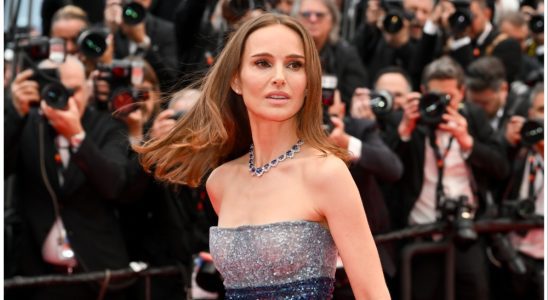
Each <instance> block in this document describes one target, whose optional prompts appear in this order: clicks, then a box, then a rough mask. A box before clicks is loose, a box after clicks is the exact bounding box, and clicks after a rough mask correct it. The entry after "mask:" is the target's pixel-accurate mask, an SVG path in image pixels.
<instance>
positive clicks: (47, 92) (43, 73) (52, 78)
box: [30, 68, 73, 109]
mask: <svg viewBox="0 0 548 300" xmlns="http://www.w3.org/2000/svg"><path fill="white" fill-rule="evenodd" d="M35 72H36V73H35V74H34V75H33V76H32V77H31V78H30V79H31V80H34V81H36V82H37V83H38V89H39V91H40V97H41V99H43V100H44V101H46V104H47V105H48V106H50V107H53V108H55V109H65V108H66V107H67V104H68V99H69V97H70V96H72V94H73V92H72V90H70V89H67V88H66V87H65V86H64V85H63V83H61V81H60V79H59V72H58V70H57V69H56V68H46V69H36V70H35Z"/></svg>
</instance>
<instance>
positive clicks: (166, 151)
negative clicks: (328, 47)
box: [134, 14, 348, 186]
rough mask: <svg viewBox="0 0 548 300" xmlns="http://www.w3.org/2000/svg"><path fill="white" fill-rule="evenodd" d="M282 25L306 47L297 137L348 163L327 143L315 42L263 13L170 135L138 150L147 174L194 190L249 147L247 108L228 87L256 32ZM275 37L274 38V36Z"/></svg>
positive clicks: (236, 38) (290, 22)
mask: <svg viewBox="0 0 548 300" xmlns="http://www.w3.org/2000/svg"><path fill="white" fill-rule="evenodd" d="M275 24H281V25H284V26H287V27H288V28H290V29H292V30H294V31H295V32H296V33H298V34H299V36H300V37H301V39H302V41H303V44H304V55H305V71H306V75H307V85H306V86H307V92H306V95H305V97H306V98H305V101H304V104H303V106H302V107H301V109H300V110H299V112H297V114H296V118H297V136H299V137H300V138H301V139H303V140H304V141H305V142H306V143H307V144H308V145H310V146H311V147H313V148H316V149H318V150H320V151H322V152H323V153H324V154H327V153H332V154H335V155H337V156H338V157H340V158H341V159H343V160H345V161H347V160H348V153H347V152H346V151H343V150H342V149H340V148H338V147H336V146H334V145H333V144H331V143H330V142H329V141H328V139H327V135H326V133H325V132H324V130H323V129H322V126H321V124H322V108H321V101H320V100H321V75H322V71H321V65H320V59H319V55H318V51H317V49H316V47H315V45H314V41H313V40H312V38H311V37H310V36H309V34H308V33H307V31H306V29H304V28H303V27H302V26H301V25H300V24H299V23H298V22H297V21H296V20H295V19H293V18H291V17H288V16H284V15H278V14H264V15H262V16H260V17H257V18H255V19H252V20H249V21H247V22H246V23H244V24H243V25H242V26H241V27H240V28H239V29H238V30H237V31H236V32H234V33H233V35H232V36H231V37H230V39H229V41H228V43H227V44H226V46H225V48H224V49H223V51H222V52H221V53H220V54H219V56H218V58H217V60H216V62H215V64H214V65H213V66H212V67H211V69H210V70H209V72H208V73H207V75H206V76H205V77H204V78H203V79H202V80H201V82H199V83H197V84H195V85H194V86H195V87H196V86H198V87H199V88H200V90H201V91H202V94H201V96H200V98H199V100H198V102H197V103H196V105H194V107H193V108H192V109H191V110H190V111H189V112H188V113H187V114H186V115H185V117H184V118H182V119H180V120H179V121H178V122H177V124H176V125H175V127H174V128H173V130H171V131H170V132H169V133H168V134H167V135H165V136H164V137H162V138H159V139H153V140H150V141H148V142H146V143H145V144H144V145H142V146H136V147H134V148H135V151H137V152H138V153H140V161H141V164H142V165H143V167H144V168H145V170H147V171H149V172H152V173H153V175H154V177H155V178H156V179H158V180H161V181H167V182H171V183H176V184H185V185H189V186H198V185H199V184H200V183H201V182H202V179H203V177H204V176H205V175H206V174H207V172H208V171H210V170H212V169H214V168H216V167H218V166H219V165H221V164H223V163H225V162H227V161H230V160H233V159H235V158H238V157H240V156H242V155H244V154H245V153H247V151H248V150H249V145H250V144H251V143H252V138H251V129H250V125H249V118H248V115H247V109H246V107H245V105H244V101H243V99H242V97H241V96H239V95H238V94H236V93H235V92H234V91H233V90H232V89H231V87H230V82H231V80H232V78H233V77H234V76H235V75H237V74H238V72H239V70H240V63H241V56H242V53H243V52H244V47H245V43H246V40H247V38H248V37H249V35H250V34H251V33H253V32H254V31H256V30H258V29H260V28H264V27H267V26H271V25H275ZM272 38H275V37H272Z"/></svg>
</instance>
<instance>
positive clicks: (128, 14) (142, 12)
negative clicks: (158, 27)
mask: <svg viewBox="0 0 548 300" xmlns="http://www.w3.org/2000/svg"><path fill="white" fill-rule="evenodd" d="M146 14H147V11H146V9H145V7H144V6H142V5H141V4H139V3H138V2H135V1H131V2H129V3H127V4H125V5H124V6H123V7H122V20H123V22H124V24H127V25H132V26H134V25H137V24H139V23H141V22H143V21H144V20H145V17H146Z"/></svg>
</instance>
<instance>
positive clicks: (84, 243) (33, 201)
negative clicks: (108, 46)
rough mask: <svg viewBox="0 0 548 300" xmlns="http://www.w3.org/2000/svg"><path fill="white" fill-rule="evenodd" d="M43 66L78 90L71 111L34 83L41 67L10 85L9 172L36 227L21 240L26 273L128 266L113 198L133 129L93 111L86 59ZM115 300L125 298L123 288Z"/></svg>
mask: <svg viewBox="0 0 548 300" xmlns="http://www.w3.org/2000/svg"><path fill="white" fill-rule="evenodd" d="M39 66H40V69H42V68H52V69H55V70H56V71H57V72H58V74H59V79H60V83H61V84H62V86H63V87H64V88H66V89H67V90H69V89H70V90H72V91H73V93H72V95H71V96H70V97H69V98H68V101H67V102H66V105H65V106H63V105H59V106H57V107H56V106H54V105H50V104H48V103H47V102H46V101H44V100H43V97H41V96H40V94H39V90H38V86H39V84H38V83H37V82H35V81H33V80H32V76H35V75H36V74H39V73H40V72H41V71H40V70H38V67H37V66H32V69H33V70H25V71H23V72H21V73H19V74H18V75H17V77H16V78H15V80H14V82H13V83H12V84H11V87H10V91H11V97H10V100H9V101H6V110H5V113H4V117H5V120H6V123H5V131H4V134H5V135H4V141H5V147H6V148H5V149H6V150H5V155H6V160H5V162H6V166H5V167H6V168H5V171H6V174H8V175H9V174H16V176H17V179H18V180H17V191H18V194H17V195H18V198H17V199H18V201H19V205H20V207H21V213H22V217H23V219H24V222H25V223H26V224H28V227H27V229H28V230H27V231H24V232H23V234H22V235H21V239H22V246H21V247H20V251H21V257H22V258H23V259H24V260H23V261H20V262H19V263H20V265H19V272H18V275H22V276H36V275H44V274H67V273H69V274H70V273H81V272H91V271H99V270H104V269H120V268H125V267H127V265H128V257H127V253H126V248H125V246H124V244H123V239H122V235H121V233H120V230H119V224H118V223H117V219H116V216H115V211H114V208H113V205H112V204H113V203H112V201H113V200H114V199H116V198H117V197H118V196H119V193H120V192H121V190H122V188H123V187H124V185H125V180H126V174H125V167H126V161H127V158H126V155H125V154H126V149H127V147H128V145H127V143H126V142H125V135H126V134H127V133H126V130H125V128H124V126H123V125H122V124H119V123H117V122H116V121H114V120H113V119H112V118H110V117H109V116H108V115H103V114H100V113H98V112H97V111H95V110H93V109H90V108H88V107H87V102H88V97H89V89H88V86H87V84H86V79H85V75H84V66H83V65H82V63H81V62H80V61H79V60H78V59H76V58H75V57H73V56H68V57H67V58H66V60H65V61H64V62H63V63H60V64H59V63H54V62H51V61H44V62H41V63H40V64H39ZM39 101H40V107H39V108H38V107H36V105H35V103H36V104H37V103H38V102H39ZM59 102H61V101H56V102H55V103H59ZM29 182H30V183H32V188H28V184H29ZM111 284H112V283H111ZM114 285H116V284H114ZM99 288H100V286H99V285H97V284H93V285H89V284H75V285H72V286H71V287H70V288H67V287H66V286H47V287H39V288H35V289H26V290H22V291H21V292H22V293H24V294H25V295H24V296H22V298H23V299H29V298H36V299H47V298H54V299H77V298H80V299H85V298H94V297H96V296H97V293H98V291H99ZM107 295H109V296H112V297H113V299H118V297H122V295H121V291H116V290H110V291H108V292H107ZM19 299H21V298H19Z"/></svg>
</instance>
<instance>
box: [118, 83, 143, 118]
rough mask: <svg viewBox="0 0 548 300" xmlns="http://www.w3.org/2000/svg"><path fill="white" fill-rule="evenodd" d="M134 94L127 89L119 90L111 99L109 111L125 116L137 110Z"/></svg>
mask: <svg viewBox="0 0 548 300" xmlns="http://www.w3.org/2000/svg"><path fill="white" fill-rule="evenodd" d="M136 102H137V101H136V97H135V95H134V92H133V91H132V90H131V89H128V88H119V89H118V90H116V91H114V93H113V94H112V98H111V109H112V111H113V112H114V113H116V114H117V115H122V116H126V115H128V114H130V113H131V112H133V111H135V110H137V109H138V108H139V106H138V105H136Z"/></svg>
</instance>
